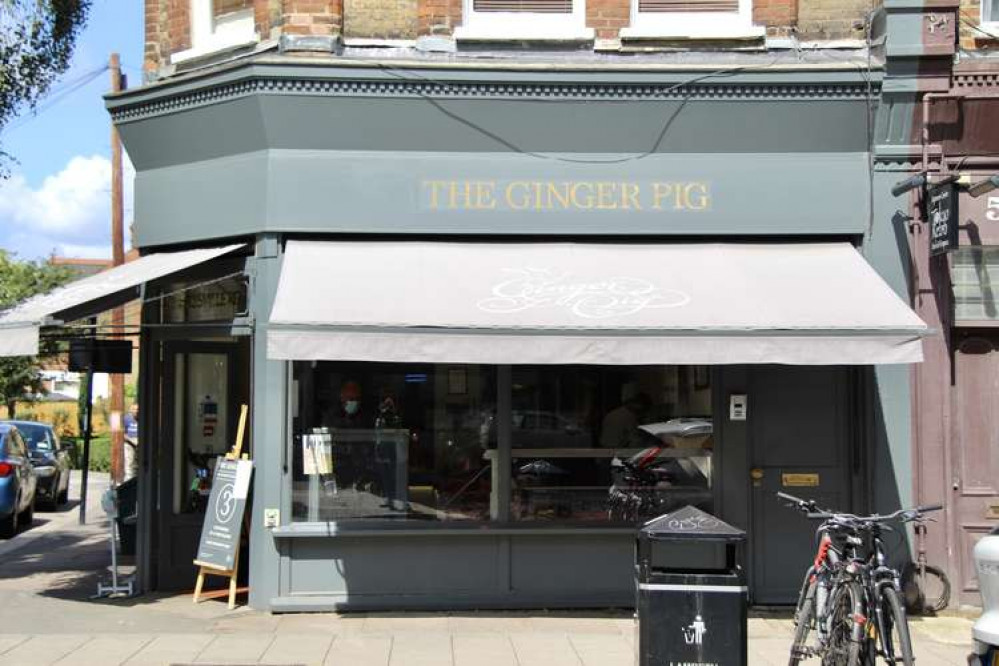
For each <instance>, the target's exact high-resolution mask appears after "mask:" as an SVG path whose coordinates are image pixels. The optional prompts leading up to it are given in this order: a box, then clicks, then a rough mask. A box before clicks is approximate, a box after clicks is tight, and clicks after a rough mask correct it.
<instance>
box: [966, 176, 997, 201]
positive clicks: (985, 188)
mask: <svg viewBox="0 0 999 666" xmlns="http://www.w3.org/2000/svg"><path fill="white" fill-rule="evenodd" d="M997 187H999V173H997V174H993V175H991V176H989V177H988V178H986V179H985V180H980V181H978V182H977V183H975V184H974V185H972V186H971V187H969V188H968V194H970V195H971V196H973V197H980V196H982V195H983V194H985V193H986V192H991V191H992V190H994V189H996V188H997Z"/></svg>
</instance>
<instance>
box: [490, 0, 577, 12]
mask: <svg viewBox="0 0 999 666" xmlns="http://www.w3.org/2000/svg"><path fill="white" fill-rule="evenodd" d="M472 9H473V10H475V11H477V12H519V13H531V14H571V13H572V0H473V2H472Z"/></svg>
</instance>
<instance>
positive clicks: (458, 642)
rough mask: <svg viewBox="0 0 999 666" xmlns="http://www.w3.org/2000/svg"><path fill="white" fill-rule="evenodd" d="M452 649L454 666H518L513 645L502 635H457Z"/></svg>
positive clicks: (497, 633) (496, 633)
mask: <svg viewBox="0 0 999 666" xmlns="http://www.w3.org/2000/svg"><path fill="white" fill-rule="evenodd" d="M452 648H453V650H454V663H455V666H518V664H517V655H516V654H515V653H514V651H513V644H512V643H511V642H510V639H509V638H508V637H507V636H506V635H505V634H503V633H499V632H494V633H486V634H479V635H475V634H470V633H464V634H457V635H455V636H454V640H453V642H452Z"/></svg>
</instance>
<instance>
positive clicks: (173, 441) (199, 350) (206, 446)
mask: <svg viewBox="0 0 999 666" xmlns="http://www.w3.org/2000/svg"><path fill="white" fill-rule="evenodd" d="M247 350H248V345H247V343H246V341H240V342H235V341H234V342H183V343H179V342H169V343H165V344H164V347H163V408H162V409H163V413H162V415H161V420H160V432H159V437H158V443H159V447H158V449H159V450H158V459H157V476H158V495H159V497H158V499H157V505H158V506H159V511H158V513H157V518H158V521H157V522H158V524H157V535H156V539H155V541H156V543H158V547H157V548H156V554H155V557H156V558H157V567H156V572H157V576H156V587H157V589H160V590H170V589H188V588H190V587H191V586H192V585H193V581H194V576H195V573H196V571H195V567H194V564H193V560H194V557H195V554H196V552H197V546H198V539H199V537H200V535H201V526H202V524H203V522H204V512H205V504H206V502H207V493H208V489H209V487H210V486H209V484H210V474H211V472H212V471H213V470H214V463H215V459H216V458H217V457H218V456H221V455H224V454H225V453H226V452H227V451H228V450H229V449H230V448H231V447H232V444H233V436H234V433H235V431H236V426H235V423H236V415H237V414H238V409H239V405H240V404H245V403H247V402H248V398H249V390H248V377H247V374H246V372H245V368H246V367H247V366H248V363H247V362H246V361H247ZM248 448H249V447H248V446H247V447H246V448H245V449H244V450H248ZM202 475H204V476H202Z"/></svg>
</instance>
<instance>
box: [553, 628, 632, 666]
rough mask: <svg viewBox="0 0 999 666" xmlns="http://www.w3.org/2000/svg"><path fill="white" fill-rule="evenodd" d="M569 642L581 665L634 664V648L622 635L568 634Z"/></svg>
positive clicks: (621, 665)
mask: <svg viewBox="0 0 999 666" xmlns="http://www.w3.org/2000/svg"><path fill="white" fill-rule="evenodd" d="M569 642H570V643H572V647H573V648H574V649H575V651H576V655H577V656H578V657H579V659H580V661H582V662H583V666H634V663H635V653H634V649H633V648H632V645H631V644H630V643H629V642H628V641H626V640H625V638H624V636H621V635H616V636H613V635H611V636H609V635H606V634H570V635H569Z"/></svg>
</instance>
